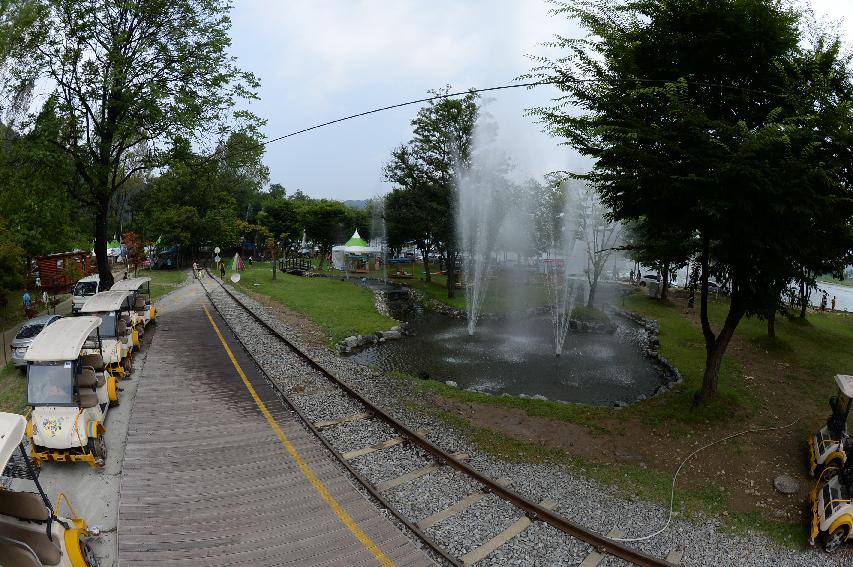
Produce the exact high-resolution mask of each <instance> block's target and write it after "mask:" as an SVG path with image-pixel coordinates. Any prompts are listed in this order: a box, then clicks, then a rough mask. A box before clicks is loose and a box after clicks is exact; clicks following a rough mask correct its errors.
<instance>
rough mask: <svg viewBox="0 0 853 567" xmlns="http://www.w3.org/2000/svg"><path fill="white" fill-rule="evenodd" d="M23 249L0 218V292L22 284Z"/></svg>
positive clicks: (16, 287)
mask: <svg viewBox="0 0 853 567" xmlns="http://www.w3.org/2000/svg"><path fill="white" fill-rule="evenodd" d="M23 254H24V250H23V249H22V248H21V247H20V246H18V244H17V243H16V242H15V239H14V235H13V234H12V231H10V230H9V227H8V226H7V225H6V221H5V220H3V219H2V218H0V293H3V290H11V289H18V288H19V287H21V285H22V284H23V269H24V263H23V258H22V256H23Z"/></svg>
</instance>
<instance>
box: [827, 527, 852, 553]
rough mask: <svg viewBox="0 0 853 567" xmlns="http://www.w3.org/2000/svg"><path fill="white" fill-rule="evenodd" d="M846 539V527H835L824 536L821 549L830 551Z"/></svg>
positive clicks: (842, 543)
mask: <svg viewBox="0 0 853 567" xmlns="http://www.w3.org/2000/svg"><path fill="white" fill-rule="evenodd" d="M846 539H847V527H846V526H840V527H837V528H835V531H834V532H832V533H831V534H828V535H827V536H826V541H825V543H824V544H823V550H824V551H825V552H827V553H832V552H833V551H835V550H836V549H838V548H839V547H841V546H842V545H844V541H845V540H846Z"/></svg>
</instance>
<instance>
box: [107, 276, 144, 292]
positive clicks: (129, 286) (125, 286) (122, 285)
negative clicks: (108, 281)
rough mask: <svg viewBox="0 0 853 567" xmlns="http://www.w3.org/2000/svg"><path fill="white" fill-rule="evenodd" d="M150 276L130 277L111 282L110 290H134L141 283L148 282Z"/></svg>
mask: <svg viewBox="0 0 853 567" xmlns="http://www.w3.org/2000/svg"><path fill="white" fill-rule="evenodd" d="M150 281H151V278H130V279H126V280H119V281H117V282H116V283H114V284H113V287H112V288H111V289H110V291H136V290H137V289H139V288H140V287H142V285H143V284H145V283H147V282H150Z"/></svg>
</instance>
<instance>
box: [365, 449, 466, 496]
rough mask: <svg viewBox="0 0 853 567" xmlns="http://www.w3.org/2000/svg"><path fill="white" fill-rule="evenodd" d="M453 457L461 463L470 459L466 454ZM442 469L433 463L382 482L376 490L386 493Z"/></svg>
mask: <svg viewBox="0 0 853 567" xmlns="http://www.w3.org/2000/svg"><path fill="white" fill-rule="evenodd" d="M452 456H453V458H455V459H457V460H459V461H464V460H467V459H468V455H466V454H465V453H454V454H453V455H452ZM440 468H441V465H439V464H438V463H432V464H430V465H427V466H425V467H421V468H419V469H417V470H413V471H412V472H408V473H406V474H404V475H400V476H398V477H397V478H392V479H390V480H386V481H384V482H380V483H379V484H377V485H376V490H378V491H379V492H385V491H387V490H391V489H392V488H396V487H397V486H400V485H401V484H406V483H407V482H411V481H413V480H415V479H417V478H420V477H422V476H424V475H428V474H429V473H431V472H434V471H437V470H438V469H440Z"/></svg>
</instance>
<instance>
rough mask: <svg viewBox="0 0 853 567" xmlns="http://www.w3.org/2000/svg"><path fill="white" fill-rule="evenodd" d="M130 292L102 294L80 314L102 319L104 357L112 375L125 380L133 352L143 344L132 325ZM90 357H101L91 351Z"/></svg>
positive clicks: (93, 297) (99, 332) (92, 300)
mask: <svg viewBox="0 0 853 567" xmlns="http://www.w3.org/2000/svg"><path fill="white" fill-rule="evenodd" d="M131 295H132V294H131V292H129V291H122V290H117V291H102V292H101V293H98V294H95V295H93V296H92V297H90V298H89V300H88V301H86V303H84V304H83V307H81V308H80V313H82V314H84V315H97V316H98V317H100V318H101V326H100V328H99V329H98V334H99V337H100V340H101V343H102V348H101V352H100V354H102V356H103V357H104V362H105V363H106V365H107V370H108V371H109V372H110V374H113V375H118V376H121V377H124V376H127V375H128V374H130V366H131V351H132V350H133V347H134V346H135V345H138V344H139V332H138V331H137V330H136V329H134V328H133V326H132V325H131V322H130V296H131ZM86 353H87V354H99V352H98V351H97V350H94V349H88V350H87V352H86Z"/></svg>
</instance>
